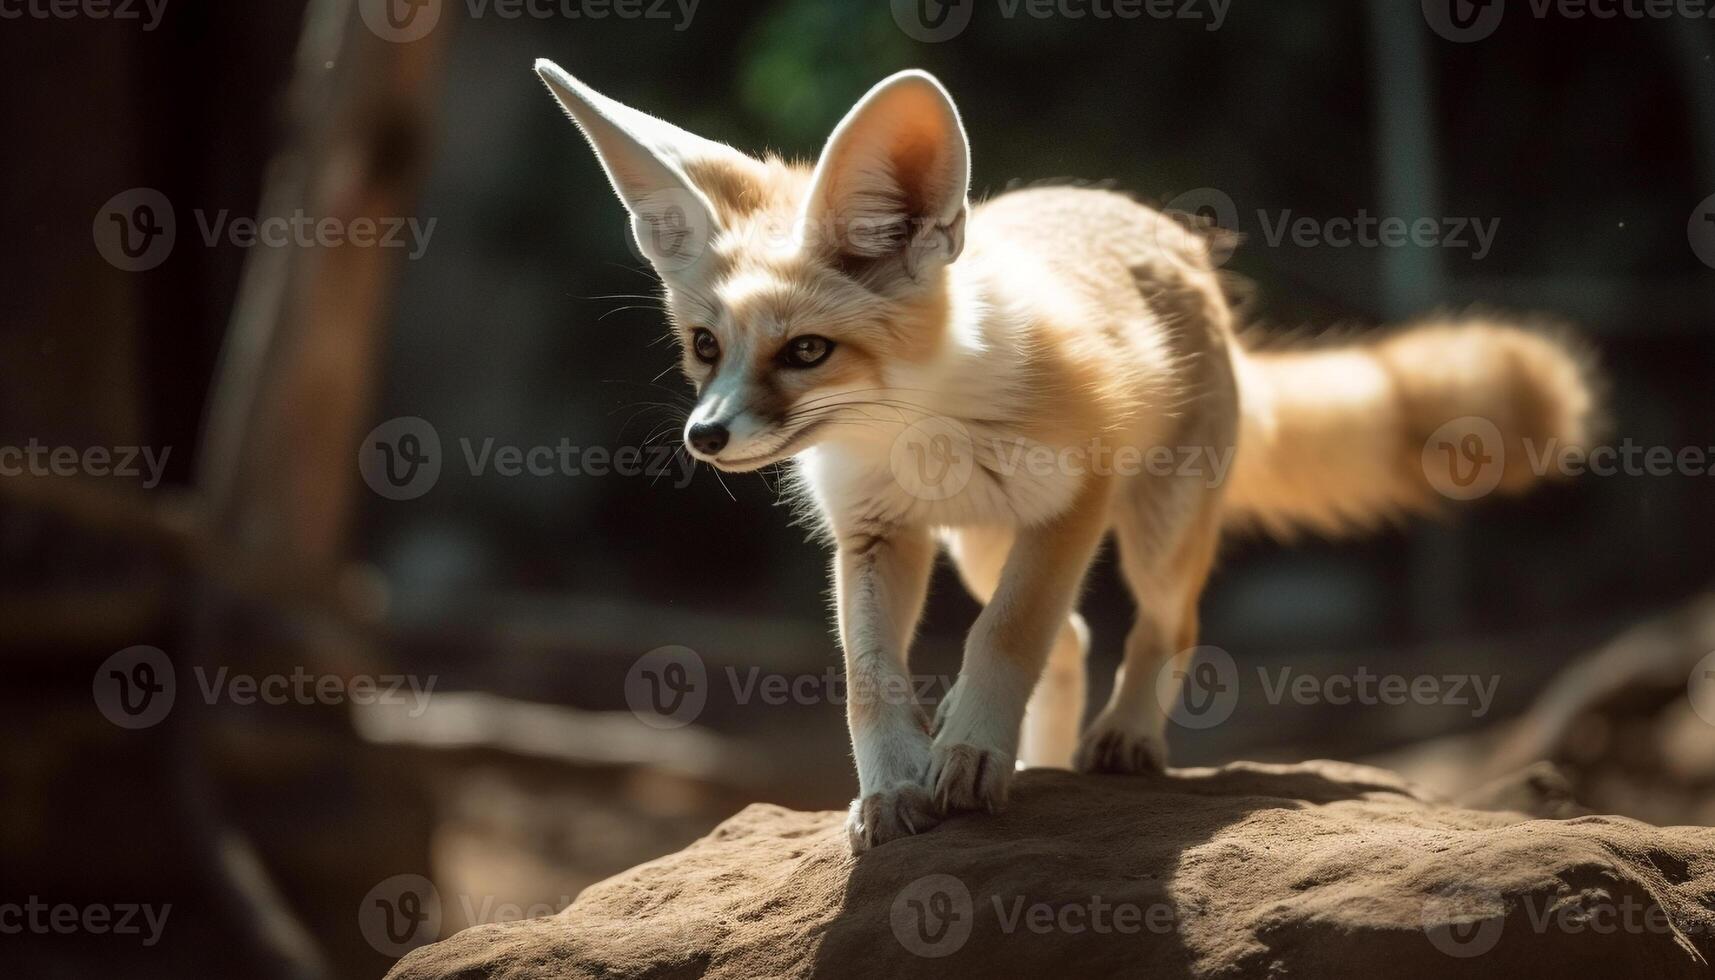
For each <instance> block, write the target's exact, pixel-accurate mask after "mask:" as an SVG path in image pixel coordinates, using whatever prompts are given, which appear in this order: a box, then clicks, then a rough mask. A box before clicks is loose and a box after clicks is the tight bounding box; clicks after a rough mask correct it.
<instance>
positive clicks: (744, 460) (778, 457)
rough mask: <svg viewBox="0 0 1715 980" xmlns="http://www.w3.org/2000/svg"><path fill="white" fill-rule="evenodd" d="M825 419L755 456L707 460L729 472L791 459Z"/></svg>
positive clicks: (743, 471) (745, 471) (757, 468)
mask: <svg viewBox="0 0 1715 980" xmlns="http://www.w3.org/2000/svg"><path fill="white" fill-rule="evenodd" d="M825 421H826V420H822V421H816V422H811V423H810V424H809V425H806V426H804V427H803V428H801V429H798V430H797V431H796V432H793V433H792V434H791V435H789V436H787V437H786V438H785V440H783V441H782V442H781V443H780V444H779V445H778V446H775V447H774V448H773V449H770V450H769V451H768V452H765V453H758V454H756V455H755V456H744V457H740V458H738V459H720V458H718V457H717V458H715V459H711V460H708V461H707V462H708V463H709V465H711V466H713V467H714V468H715V469H718V470H722V471H725V472H727V473H749V472H750V471H752V470H759V469H762V468H763V467H764V466H768V465H769V464H771V463H778V462H781V461H783V460H786V459H790V458H791V457H792V455H793V454H795V453H796V452H797V451H798V450H800V449H802V448H804V442H805V440H807V439H808V438H809V437H810V436H811V434H813V433H814V432H815V431H816V430H817V429H820V428H821V427H822V426H823V424H824V423H825Z"/></svg>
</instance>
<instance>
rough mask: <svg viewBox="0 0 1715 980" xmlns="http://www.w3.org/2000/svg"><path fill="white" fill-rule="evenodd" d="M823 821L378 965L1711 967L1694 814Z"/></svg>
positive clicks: (1331, 973) (1201, 778)
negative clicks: (873, 841) (919, 825)
mask: <svg viewBox="0 0 1715 980" xmlns="http://www.w3.org/2000/svg"><path fill="white" fill-rule="evenodd" d="M843 820H844V815H843V814H840V813H833V812H824V813H801V812H795V811H791V810H786V809H782V808H780V807H775V806H763V805H758V806H752V807H750V808H748V809H746V810H744V811H743V812H742V813H739V814H738V815H737V816H735V817H733V818H732V819H730V820H728V821H727V822H726V823H724V824H722V825H721V826H720V827H718V828H717V829H716V830H715V831H714V832H713V833H711V834H709V836H707V837H705V838H703V839H702V840H700V841H698V842H697V843H695V844H693V845H692V846H690V847H689V848H687V849H685V850H684V851H681V852H679V853H677V854H673V855H669V856H667V857H664V858H661V859H659V860H656V861H652V862H650V863H648V864H644V865H641V866H639V867H637V868H634V869H632V870H631V871H628V872H626V873H624V874H621V875H619V876H617V877H614V878H611V879H609V880H607V881H605V882H602V883H600V884H597V885H594V886H592V887H591V888H589V889H588V890H587V891H585V892H584V893H583V894H582V895H581V896H580V897H579V898H578V900H577V901H576V902H575V903H573V905H572V906H571V907H570V908H568V909H566V910H565V911H564V912H562V913H561V914H559V915H557V916H553V917H550V918H545V919H534V920H529V921H525V922H515V923H507V924H502V925H491V926H479V927H477V928H473V929H469V930H466V931H464V932H461V933H459V934H457V935H455V936H453V937H451V938H450V939H448V940H446V941H444V942H441V943H438V944H436V945H433V946H427V947H424V948H422V949H418V950H416V951H414V952H412V953H411V954H409V955H408V956H406V957H405V959H403V960H401V961H400V962H399V964H398V965H397V966H396V967H395V968H394V970H393V971H392V973H390V974H389V977H391V978H392V980H455V978H457V980H475V978H507V980H548V978H556V980H559V978H585V977H589V978H594V977H603V978H618V977H658V978H665V977H672V978H680V977H684V978H691V977H705V978H733V980H755V978H763V977H914V976H935V977H946V976H966V975H969V976H996V977H1016V976H1082V977H1100V976H1116V975H1126V976H1146V977H1181V976H1186V977H1256V976H1293V977H1315V978H1323V977H1345V976H1351V977H1366V978H1367V977H1380V976H1386V977H1449V976H1454V977H1465V976H1470V977H1491V976H1492V977H1508V978H1509V980H1512V978H1518V977H1524V976H1595V977H1603V978H1608V977H1649V978H1652V980H1663V978H1670V977H1692V976H1699V977H1701V976H1709V975H1711V970H1710V966H1709V964H1710V961H1711V959H1712V958H1715V830H1712V829H1708V828H1700V827H1695V828H1694V827H1674V828H1656V827H1652V826H1649V825H1647V824H1643V823H1639V822H1637V821H1634V820H1629V819H1625V818H1621V817H1603V816H1580V817H1575V818H1572V819H1567V820H1542V819H1531V818H1528V817H1526V816H1525V815H1524V814H1522V813H1517V812H1497V811H1485V810H1474V809H1462V808H1458V807H1454V806H1451V805H1447V804H1441V803H1437V802H1434V801H1431V800H1429V799H1426V798H1425V797H1424V796H1423V795H1421V794H1420V793H1418V792H1416V791H1414V790H1413V789H1412V788H1411V787H1410V786H1408V785H1407V784H1405V783H1404V782H1402V781H1401V780H1400V779H1399V777H1397V776H1394V775H1392V774H1391V773H1388V772H1386V771H1383V770H1379V769H1371V768H1367V767H1362V766H1353V765H1346V764H1340V763H1330V762H1313V763H1305V764H1302V765H1297V766H1265V765H1257V764H1246V763H1239V764H1234V765H1231V766H1227V767H1223V768H1221V769H1186V770H1175V771H1174V772H1173V773H1172V774H1170V775H1164V776H1154V777H1139V778H1126V777H1088V776H1077V775H1073V774H1070V773H1063V772H1050V771H1033V772H1028V773H1025V774H1023V775H1022V776H1021V777H1020V778H1019V780H1018V782H1017V784H1016V785H1015V787H1014V790H1013V797H1012V803H1011V805H1010V806H1009V807H1008V808H1007V810H1006V811H1005V812H1004V813H1002V814H999V815H998V816H986V815H984V816H967V817H961V818H958V819H955V820H952V821H949V822H947V823H945V824H943V825H942V826H941V827H939V828H937V829H936V830H934V831H933V832H931V833H928V834H924V835H921V836H919V837H915V838H911V839H907V840H902V841H898V842H895V843H891V844H888V845H885V846H883V847H880V848H877V849H875V850H874V851H871V852H869V853H868V854H865V855H864V856H863V857H862V858H861V859H854V858H853V857H852V856H851V855H850V854H849V853H848V852H847V850H846V843H845V832H844V830H843Z"/></svg>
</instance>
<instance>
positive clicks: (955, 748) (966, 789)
mask: <svg viewBox="0 0 1715 980" xmlns="http://www.w3.org/2000/svg"><path fill="white" fill-rule="evenodd" d="M1012 770H1013V759H1012V757H1011V756H1010V755H1007V754H1005V753H1003V752H1001V751H1000V750H998V749H985V748H981V747H979V746H975V745H968V744H965V743H954V744H950V745H949V744H941V745H936V746H935V748H934V750H933V751H932V753H931V755H930V762H929V785H930V786H931V787H932V791H933V793H934V799H935V808H936V809H937V810H939V811H940V812H942V813H953V812H956V811H959V810H987V811H988V812H990V813H993V812H995V811H996V810H998V809H1000V808H1001V807H1002V806H1004V805H1005V804H1006V790H1007V787H1008V786H1009V785H1011V783H1012Z"/></svg>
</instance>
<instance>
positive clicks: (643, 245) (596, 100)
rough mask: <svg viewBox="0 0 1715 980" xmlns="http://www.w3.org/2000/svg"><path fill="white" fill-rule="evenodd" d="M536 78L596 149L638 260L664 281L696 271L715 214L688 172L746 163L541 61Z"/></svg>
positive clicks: (710, 236)
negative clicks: (626, 214)
mask: <svg viewBox="0 0 1715 980" xmlns="http://www.w3.org/2000/svg"><path fill="white" fill-rule="evenodd" d="M536 74H538V75H540V76H541V77H542V81H544V82H546V83H547V85H548V91H550V92H552V93H554V98H556V99H558V100H559V102H560V105H561V106H563V107H565V110H566V113H567V114H568V115H570V116H571V117H572V121H573V122H574V123H577V126H578V129H580V130H582V131H583V134H584V137H585V138H586V139H588V140H589V142H590V147H591V148H592V149H594V150H595V154H596V158H597V159H598V160H600V161H601V166H602V169H603V170H605V171H606V172H607V178H608V180H609V181H610V182H611V183H612V184H613V189H614V190H615V191H617V192H618V193H619V199H620V200H621V201H623V202H624V203H625V207H626V209H627V210H629V211H630V212H631V232H632V235H633V237H635V238H636V240H637V246H638V248H639V249H640V250H641V251H642V252H643V255H644V257H645V258H647V259H648V260H649V261H650V263H651V264H653V265H654V266H655V269H656V271H657V272H659V273H661V274H662V275H663V276H666V275H668V274H673V273H684V272H685V271H686V270H688V269H690V268H691V267H693V266H694V265H696V263H697V261H698V260H699V259H701V258H702V256H703V254H704V253H705V252H706V251H707V248H708V245H709V242H710V241H711V240H712V239H713V238H714V235H715V233H716V230H717V229H716V219H715V209H714V207H713V206H712V205H711V204H710V202H709V199H708V198H707V197H705V196H704V195H703V193H702V192H701V191H699V190H698V189H697V187H696V185H695V184H693V183H692V181H691V179H690V177H688V176H687V175H686V171H687V169H688V168H690V167H694V166H696V165H697V164H700V163H711V164H712V163H721V164H725V165H727V166H728V167H729V168H738V169H740V170H742V169H745V168H747V167H748V166H749V164H750V160H749V158H748V157H746V156H744V154H742V153H739V152H738V151H737V150H734V149H733V148H731V147H729V146H724V145H722V144H720V143H716V142H713V141H712V140H706V139H703V138H702V137H700V136H696V135H693V134H691V133H687V132H685V131H684V130H682V129H680V128H678V127H677V126H674V125H671V124H670V123H666V122H663V121H661V120H659V119H656V118H655V117H654V116H651V115H648V114H646V113H642V112H638V111H637V110H636V109H633V108H631V107H629V106H626V105H622V104H620V103H618V102H615V101H614V100H612V99H610V98H608V97H607V96H605V95H602V94H601V93H599V92H597V91H596V90H594V89H592V88H590V87H589V86H588V85H585V84H584V83H583V82H580V81H578V80H577V79H576V78H573V77H572V76H571V75H570V74H568V73H567V72H566V71H565V69H563V68H561V67H560V66H559V65H556V64H554V63H553V62H552V61H549V60H547V59H546V58H541V59H538V60H537V61H536Z"/></svg>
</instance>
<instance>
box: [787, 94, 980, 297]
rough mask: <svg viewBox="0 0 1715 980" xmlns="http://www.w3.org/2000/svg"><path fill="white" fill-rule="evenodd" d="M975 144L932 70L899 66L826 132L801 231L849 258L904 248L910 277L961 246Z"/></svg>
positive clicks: (942, 260) (946, 260)
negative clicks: (967, 137) (928, 71)
mask: <svg viewBox="0 0 1715 980" xmlns="http://www.w3.org/2000/svg"><path fill="white" fill-rule="evenodd" d="M970 182H971V164H970V147H969V144H968V143H967V142H966V140H965V127H964V124H963V123H961V122H960V121H959V110H958V109H957V108H955V107H954V105H953V100H952V97H951V96H949V95H948V94H947V90H946V89H944V88H942V87H941V83H940V82H937V81H936V80H935V78H934V76H932V75H930V74H929V73H927V72H923V71H902V72H900V73H899V74H897V75H893V76H891V77H889V78H886V79H884V80H883V81H882V82H881V83H880V84H878V85H876V87H875V88H872V89H870V90H869V94H868V95H865V96H864V97H863V98H862V99H861V100H859V101H858V104H857V105H855V106H853V107H852V110H851V111H850V112H848V113H846V117H845V119H843V120H841V121H840V124H839V126H838V127H837V128H836V129H835V130H834V135H832V136H831V137H829V138H828V145H827V147H826V148H825V149H823V151H822V158H821V160H820V161H819V162H818V163H817V164H816V173H815V176H814V178H812V180H811V183H810V192H809V195H808V197H807V198H806V199H805V203H804V214H803V221H804V232H803V233H804V235H805V237H806V238H807V239H810V240H814V241H818V242H820V243H822V244H824V245H825V246H828V247H831V248H833V249H834V250H836V251H837V252H838V253H839V254H841V255H843V256H846V257H848V258H852V259H859V260H863V259H878V258H884V257H887V256H895V255H896V256H898V257H900V258H901V259H902V260H903V262H904V264H905V270H906V272H907V273H908V274H909V275H911V276H912V277H913V278H916V277H919V276H920V275H921V274H922V273H924V272H926V271H929V270H931V269H934V268H937V267H939V266H942V265H945V264H947V263H949V262H951V261H953V260H954V259H956V258H958V257H959V252H960V251H961V250H963V248H964V245H965V212H966V201H965V196H966V194H967V193H968V192H969V189H970Z"/></svg>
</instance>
